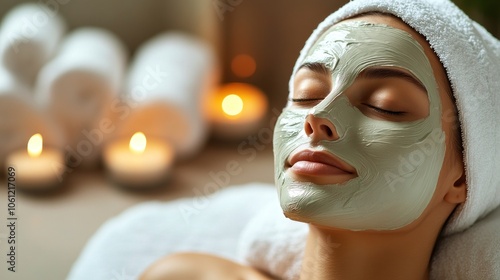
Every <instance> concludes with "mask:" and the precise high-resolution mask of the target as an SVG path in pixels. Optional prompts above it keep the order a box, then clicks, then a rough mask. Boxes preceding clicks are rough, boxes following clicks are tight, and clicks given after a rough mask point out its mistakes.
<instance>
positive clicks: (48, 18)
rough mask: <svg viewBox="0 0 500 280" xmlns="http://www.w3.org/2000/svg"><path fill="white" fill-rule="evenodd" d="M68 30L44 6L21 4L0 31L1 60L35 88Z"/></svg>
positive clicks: (6, 18)
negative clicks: (38, 75)
mask: <svg viewBox="0 0 500 280" xmlns="http://www.w3.org/2000/svg"><path fill="white" fill-rule="evenodd" d="M65 30H66V26H65V24H64V22H63V20H62V18H61V17H60V16H59V15H58V14H57V13H56V11H52V10H51V9H50V8H49V7H46V6H45V5H42V4H34V3H30V4H22V5H19V6H16V7H15V8H14V9H12V10H11V11H9V12H8V13H7V15H6V16H5V17H4V19H3V21H2V25H1V27H0V60H1V61H2V64H3V65H4V66H5V67H6V68H7V69H8V70H9V71H11V72H12V73H14V74H15V75H16V76H17V77H19V78H20V79H21V80H22V82H24V83H27V84H28V85H32V84H33V83H34V82H35V80H36V75H37V74H38V71H39V70H40V68H42V66H43V65H44V64H45V63H46V62H47V61H48V60H49V59H50V58H52V57H53V55H54V53H55V51H56V50H57V46H58V44H59V42H60V40H61V38H62V36H63V34H64V32H65Z"/></svg>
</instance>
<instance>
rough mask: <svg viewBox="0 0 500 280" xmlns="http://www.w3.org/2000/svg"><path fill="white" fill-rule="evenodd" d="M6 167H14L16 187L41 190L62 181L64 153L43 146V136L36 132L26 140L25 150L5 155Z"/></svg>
mask: <svg viewBox="0 0 500 280" xmlns="http://www.w3.org/2000/svg"><path fill="white" fill-rule="evenodd" d="M6 162H7V166H8V167H14V169H15V179H16V180H15V182H16V187H17V188H19V189H25V190H41V189H47V188H51V187H55V186H57V185H58V184H59V183H61V182H62V175H63V173H64V171H65V168H64V166H65V165H64V154H63V153H62V152H61V151H60V150H57V149H54V148H49V147H43V137H42V135H41V134H39V133H37V134H35V135H33V136H31V138H30V139H29V141H28V145H27V148H26V150H19V151H16V152H13V153H12V154H10V155H8V156H7V159H6Z"/></svg>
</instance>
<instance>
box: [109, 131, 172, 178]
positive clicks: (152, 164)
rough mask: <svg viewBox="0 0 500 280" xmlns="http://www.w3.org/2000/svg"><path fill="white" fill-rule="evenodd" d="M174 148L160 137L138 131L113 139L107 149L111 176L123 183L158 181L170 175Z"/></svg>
mask: <svg viewBox="0 0 500 280" xmlns="http://www.w3.org/2000/svg"><path fill="white" fill-rule="evenodd" d="M173 155H174V152H173V149H172V147H170V146H169V145H168V144H167V143H165V142H162V141H159V140H158V139H147V138H146V135H144V133H142V132H136V133H135V134H134V135H133V136H132V137H131V138H130V140H129V139H121V140H117V141H114V142H112V143H111V144H109V145H108V146H107V147H106V148H105V149H104V163H105V165H106V167H107V169H108V170H109V172H110V174H111V177H112V178H113V179H114V180H115V181H116V182H118V183H119V184H121V185H125V186H128V187H143V186H153V185H158V184H159V183H161V182H162V181H163V180H164V179H166V178H167V176H168V171H169V169H170V166H171V165H172V160H173Z"/></svg>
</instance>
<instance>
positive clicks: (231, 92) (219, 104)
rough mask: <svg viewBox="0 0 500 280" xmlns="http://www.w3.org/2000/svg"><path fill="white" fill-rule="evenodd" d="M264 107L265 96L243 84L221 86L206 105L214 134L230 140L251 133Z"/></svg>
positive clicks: (257, 124)
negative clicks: (207, 105)
mask: <svg viewBox="0 0 500 280" xmlns="http://www.w3.org/2000/svg"><path fill="white" fill-rule="evenodd" d="M267 108H268V103H267V98H266V97H265V95H264V93H262V91H260V90H259V89H258V88H257V87H255V86H252V85H249V84H244V83H230V84H226V85H223V86H222V87H221V88H220V89H219V90H218V91H217V92H216V93H215V94H214V96H213V99H212V102H211V103H210V108H208V109H209V112H210V117H211V120H212V127H213V132H214V135H215V136H216V137H217V138H224V139H227V138H229V139H233V140H234V139H241V138H243V137H245V136H247V135H250V134H252V133H255V132H256V131H257V129H258V128H259V127H260V125H262V122H263V120H264V118H265V116H266V113H267Z"/></svg>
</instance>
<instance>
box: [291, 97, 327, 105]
mask: <svg viewBox="0 0 500 280" xmlns="http://www.w3.org/2000/svg"><path fill="white" fill-rule="evenodd" d="M323 99H324V98H323V97H317V98H290V99H289V100H290V101H291V102H292V103H293V104H295V105H298V106H304V107H308V106H315V105H317V104H318V103H320V102H321V101H322V100H323Z"/></svg>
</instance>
